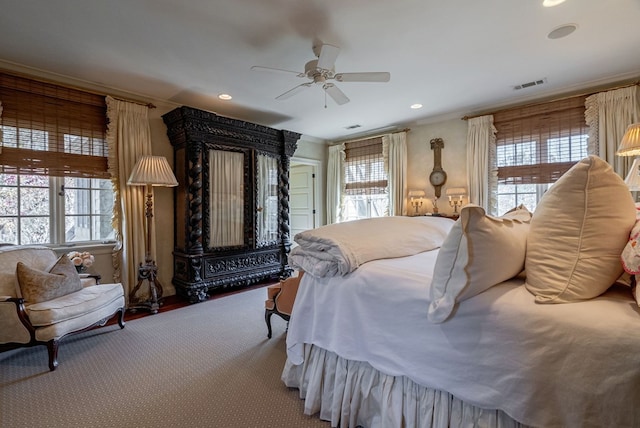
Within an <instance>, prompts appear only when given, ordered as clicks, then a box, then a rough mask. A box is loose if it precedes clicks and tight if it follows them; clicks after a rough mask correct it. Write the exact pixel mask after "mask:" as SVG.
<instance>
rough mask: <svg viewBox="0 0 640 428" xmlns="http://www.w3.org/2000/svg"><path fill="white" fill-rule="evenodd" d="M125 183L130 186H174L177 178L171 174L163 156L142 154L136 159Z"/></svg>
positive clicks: (176, 183)
mask: <svg viewBox="0 0 640 428" xmlns="http://www.w3.org/2000/svg"><path fill="white" fill-rule="evenodd" d="M127 184H129V185H131V186H146V185H151V186H164V187H175V186H177V185H178V180H176V176H175V175H173V171H172V170H171V167H170V166H169V162H167V159H166V158H165V157H163V156H150V155H144V156H142V157H141V158H140V159H138V162H136V165H135V166H134V167H133V171H131V176H130V177H129V181H127Z"/></svg>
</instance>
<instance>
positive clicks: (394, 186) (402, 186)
mask: <svg viewBox="0 0 640 428" xmlns="http://www.w3.org/2000/svg"><path fill="white" fill-rule="evenodd" d="M382 153H383V156H384V167H385V170H386V172H387V180H388V186H389V215H390V216H394V215H406V214H407V207H406V205H405V193H406V190H407V133H406V131H402V132H396V133H393V134H389V135H384V136H383V137H382Z"/></svg>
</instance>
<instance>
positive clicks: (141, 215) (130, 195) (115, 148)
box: [106, 96, 155, 297]
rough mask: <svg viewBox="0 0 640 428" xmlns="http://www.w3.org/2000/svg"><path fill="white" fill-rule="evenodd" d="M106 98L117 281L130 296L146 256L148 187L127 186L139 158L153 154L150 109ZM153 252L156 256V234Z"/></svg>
mask: <svg viewBox="0 0 640 428" xmlns="http://www.w3.org/2000/svg"><path fill="white" fill-rule="evenodd" d="M106 101H107V118H108V121H109V125H108V127H107V143H108V144H109V172H110V173H111V179H112V181H113V188H114V193H115V201H114V216H113V228H114V230H115V232H116V238H117V239H118V241H119V242H118V246H117V247H116V251H115V253H114V256H113V267H114V281H116V282H121V283H122V285H123V287H124V289H125V296H126V297H128V296H129V291H130V290H131V289H132V288H133V286H135V284H136V282H137V277H138V265H139V264H140V263H142V262H144V259H145V251H146V249H145V245H146V233H145V232H146V217H145V209H146V206H145V203H146V197H145V191H146V189H145V187H144V186H127V180H129V175H130V174H131V171H132V170H133V167H134V165H135V164H136V161H137V160H138V158H139V157H140V156H142V155H150V154H151V130H150V128H149V118H148V111H149V108H148V107H147V106H144V105H140V104H135V103H130V102H126V101H121V100H116V99H114V98H112V97H109V96H107V97H106ZM152 221H153V219H152ZM152 230H155V227H153V225H152ZM151 255H152V257H153V258H154V259H155V236H152V237H151Z"/></svg>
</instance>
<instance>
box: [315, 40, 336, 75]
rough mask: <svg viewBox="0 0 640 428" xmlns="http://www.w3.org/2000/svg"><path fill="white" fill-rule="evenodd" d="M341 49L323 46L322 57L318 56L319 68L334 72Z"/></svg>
mask: <svg viewBox="0 0 640 428" xmlns="http://www.w3.org/2000/svg"><path fill="white" fill-rule="evenodd" d="M339 52H340V48H339V47H337V46H333V45H322V48H321V49H320V55H319V56H318V65H317V67H318V68H320V69H322V70H333V66H334V64H335V63H336V58H338V53H339Z"/></svg>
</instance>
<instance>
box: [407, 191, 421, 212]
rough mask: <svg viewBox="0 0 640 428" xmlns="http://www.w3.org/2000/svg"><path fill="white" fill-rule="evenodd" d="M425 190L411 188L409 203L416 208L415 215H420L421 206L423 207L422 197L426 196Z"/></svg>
mask: <svg viewBox="0 0 640 428" xmlns="http://www.w3.org/2000/svg"><path fill="white" fill-rule="evenodd" d="M424 196H425V193H424V190H409V203H410V204H411V206H412V207H413V209H414V212H413V215H414V216H416V215H420V212H419V210H420V207H422V203H423V201H422V198H424Z"/></svg>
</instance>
